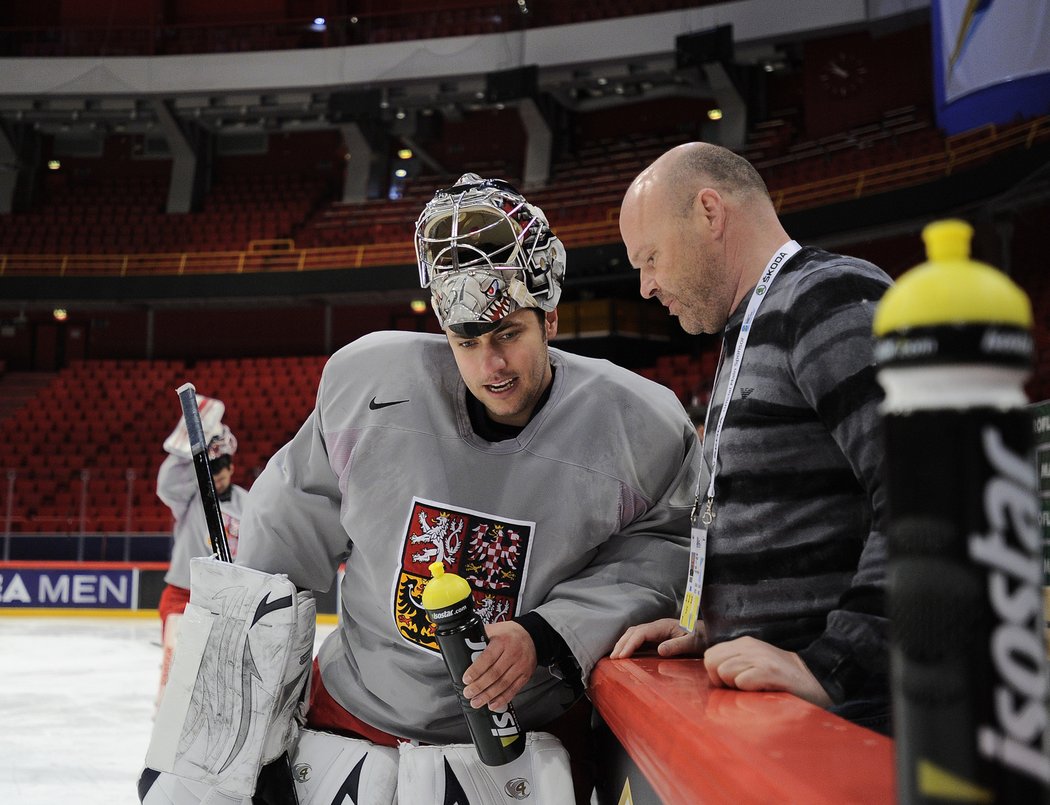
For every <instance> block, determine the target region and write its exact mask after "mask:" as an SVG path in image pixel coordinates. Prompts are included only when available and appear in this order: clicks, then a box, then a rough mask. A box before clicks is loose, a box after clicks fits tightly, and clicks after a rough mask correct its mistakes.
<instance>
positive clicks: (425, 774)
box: [397, 732, 575, 805]
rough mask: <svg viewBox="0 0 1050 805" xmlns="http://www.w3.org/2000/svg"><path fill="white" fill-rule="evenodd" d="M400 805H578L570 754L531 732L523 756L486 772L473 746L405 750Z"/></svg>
mask: <svg viewBox="0 0 1050 805" xmlns="http://www.w3.org/2000/svg"><path fill="white" fill-rule="evenodd" d="M399 751H400V753H401V763H400V766H399V768H398V774H397V801H398V805H418V803H420V802H454V803H456V804H457V805H511V803H520V802H531V803H533V805H559V803H566V802H575V795H574V792H573V787H572V773H571V771H570V768H569V753H568V752H567V751H566V749H565V747H564V746H562V744H561V741H559V740H558V739H557V738H555V737H554V736H553V735H551V734H549V733H546V732H530V733H528V736H527V737H526V739H525V751H524V752H523V753H522V754H521V755H520V756H519V757H517V758H515V759H514V760H512V761H511V762H510V763H505V764H504V765H502V766H486V765H485V764H484V763H482V762H481V760H479V759H478V753H477V751H476V750H475V749H474V746H473V745H472V744H449V745H446V746H413V745H412V744H401V745H400V747H399Z"/></svg>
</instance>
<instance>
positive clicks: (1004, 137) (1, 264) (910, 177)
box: [0, 116, 1050, 277]
mask: <svg viewBox="0 0 1050 805" xmlns="http://www.w3.org/2000/svg"><path fill="white" fill-rule="evenodd" d="M1046 140H1050V116H1046V117H1040V118H1037V119H1035V120H1032V121H1030V122H1028V123H1025V124H1023V125H1019V126H1011V127H1009V128H1007V129H1005V130H1000V129H999V128H998V127H996V126H992V125H989V126H985V127H983V128H981V129H977V130H974V131H970V132H966V133H964V134H960V135H956V136H955V137H949V138H948V139H947V141H946V143H945V148H944V150H943V151H938V152H937V153H933V154H928V155H924V156H920V157H915V158H913V159H906V160H901V161H899V162H894V163H891V164H888V165H879V166H875V167H871V168H867V169H865V170H861V171H856V172H852V173H846V174H842V175H839V176H831V177H828V178H827V179H820V180H817V181H813V182H809V183H806V184H799V185H792V186H789V187H786V188H783V189H781V190H774V191H773V192H772V197H773V203H774V205H775V206H776V209H777V211H778V212H779V213H785V212H793V211H796V210H803V209H809V208H812V207H817V206H821V205H825V204H832V203H835V202H837V201H842V200H845V199H854V198H860V197H862V196H867V195H873V194H876V193H882V192H885V191H887V190H891V189H894V188H901V187H912V186H915V185H919V184H924V183H927V182H932V181H935V180H937V179H940V178H943V177H945V176H950V175H952V174H953V173H956V172H958V171H959V170H960V169H963V168H966V167H969V166H972V165H974V164H976V163H979V162H982V161H985V160H987V159H989V158H991V157H993V156H995V155H996V154H1000V153H1003V152H1005V151H1008V150H1011V149H1014V148H1023V149H1026V150H1027V149H1031V148H1032V147H1033V145H1035V144H1036V143H1039V142H1044V141H1046ZM625 186H626V182H625ZM598 209H599V210H600V214H601V217H600V218H599V219H597V220H594V221H587V222H583V223H578V224H567V225H564V226H558V224H557V221H556V220H555V221H554V222H553V223H554V227H555V229H556V231H557V232H558V235H559V237H561V239H562V240H563V241H564V242H565V243H567V244H569V245H570V246H572V247H579V246H595V245H603V244H607V243H615V242H617V241H618V240H619V237H620V233H619V225H618V221H619V206H618V204H616V205H615V206H612V205H609V204H608V202H607V203H606V205H605V206H604V207H602V206H599V207H598ZM411 225H412V221H411V220H408V219H406V221H405V231H406V232H410V231H411ZM289 244H291V241H287V240H285V241H280V242H266V244H256V245H254V246H253V245H251V244H250V245H249V248H248V250H247V251H224V252H182V253H169V254H63V255H54V254H0V276H114V277H124V276H143V275H157V274H167V275H171V274H175V275H187V274H241V273H248V272H278V271H281V272H287V271H318V270H325V269H347V268H361V267H365V266H392V265H409V264H411V263H413V262H414V260H415V255H414V253H413V247H412V243H411V242H410V241H409V240H407V239H406V240H405V241H400V242H396V243H366V244H359V245H356V246H334V247H324V248H306V249H295V248H288V245H289ZM259 245H269V246H270V247H271V248H269V249H268V250H267V249H264V248H258V246H259ZM278 246H279V247H280V248H275V247H278Z"/></svg>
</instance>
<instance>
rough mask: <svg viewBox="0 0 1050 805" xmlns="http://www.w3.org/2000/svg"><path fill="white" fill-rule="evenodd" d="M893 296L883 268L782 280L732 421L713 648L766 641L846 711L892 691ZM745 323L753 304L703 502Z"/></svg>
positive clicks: (719, 400)
mask: <svg viewBox="0 0 1050 805" xmlns="http://www.w3.org/2000/svg"><path fill="white" fill-rule="evenodd" d="M889 285H890V279H889V277H888V276H887V275H886V274H885V273H883V272H882V271H881V270H880V269H878V268H877V267H875V266H873V265H872V264H870V263H867V262H864V261H863V260H858V259H855V258H851V257H843V256H840V255H835V254H830V253H828V252H824V251H821V250H819V249H814V248H803V249H802V250H801V251H800V252H799V253H798V254H796V255H795V256H794V257H793V258H791V259H790V260H789V261H788V262H787V263H786V264H785V265H784V267H783V268H782V269H781V271H780V274H779V276H778V277H777V279H776V281H775V282H774V283H773V287H772V289H771V290H770V292H769V293H768V295H767V296H766V298H765V300H764V301H763V303H762V307H761V308H760V310H759V313H758V315H757V317H756V318H755V320H754V322H753V323H752V326H751V332H750V335H749V337H748V342H747V349H746V351H745V353H744V358H743V363H742V365H741V367H740V374H739V377H738V379H737V383H736V388H735V389H734V391H733V399H732V402H731V403H730V407H729V411H728V413H727V415H726V420H725V424H724V426H723V430H722V435H721V439H720V442H721V443H720V446H719V455H718V463H719V468H718V473H717V475H716V478H715V497H714V514H715V519H714V521H713V522H712V523H711V525H710V527H709V530H708V548H707V550H708V554H707V555H708V562H707V570H706V578H705V583H704V590H703V599H702V603H701V610H702V616H703V619H704V623H705V626H706V629H707V635H708V640H709V642H710V643H712V644H714V643H718V642H722V641H725V640H732V639H734V638H737V637H742V636H745V635H751V636H753V637H756V638H758V639H760V640H764V641H766V642H769V643H772V644H773V645H775V646H778V647H780V648H782V649H786V650H788V651H795V652H798V653H799V654H800V656H801V657H802V659H803V661H804V662H805V663H806V665H807V666H808V667H809V669H810V670H811V671H812V672H813V674H814V675H815V676H816V678H817V679H818V680H819V681H820V683H821V684H822V685H823V686H824V688H825V689H826V690H827V692H828V694H829V695H830V696H831V698H832V700H833V701H834V702H836V703H842V702H843V701H846V700H849V699H851V698H853V697H857V696H860V695H864V696H868V695H870V691H871V688H872V687H873V686H874V687H875V688H876V689H878V690H879V692H880V694H881V692H882V691H884V689H885V688H884V685H885V682H884V680H885V675H886V673H887V621H886V617H885V615H884V606H883V604H884V601H883V598H884V587H885V577H886V537H885V534H884V531H883V529H882V528H880V524H881V523H882V521H883V518H884V517H885V492H884V490H883V486H882V477H881V473H882V463H883V443H882V437H881V433H880V423H879V415H878V405H879V402H880V401H881V399H882V391H881V388H880V386H879V385H878V383H877V381H876V378H875V368H874V361H873V357H872V344H873V339H872V331H871V324H872V317H873V315H874V310H875V305H876V303H877V302H878V300H879V298H880V297H881V296H882V294H883V293H884V292H885V291H886V289H887V287H888V286H889ZM749 296H750V295H749ZM746 307H747V298H745V300H744V301H743V302H742V303H741V304H740V306H739V307H738V308H737V310H736V311H735V312H734V313H733V315H732V316H731V317H730V319H729V321H728V323H727V324H726V330H725V346H724V351H723V365H724V369H722V370H720V371H719V373H718V377H717V380H716V385H715V389H714V393H713V394H712V397H711V412H710V417H709V420H708V422H709V424H710V432H709V433H710V435H709V438H707V440H706V444H705V446H704V468H703V470H702V475H701V479H700V490H701V495H702V496H703V495H704V494H706V490H707V488H708V479H709V476H710V467H711V453H712V450H713V446H714V445H713V442H714V439H713V431H714V423H716V422H717V421H718V417H719V414H720V413H721V409H722V406H723V403H724V397H725V390H726V385H727V383H728V379H729V371H728V364H729V363H730V361H731V359H732V355H733V350H734V348H735V347H736V343H737V339H738V338H739V336H740V329H741V324H742V322H743V318H744V311H745V309H746ZM701 502H702V501H701ZM862 690H863V691H864V692H863V694H862V693H861V691H862Z"/></svg>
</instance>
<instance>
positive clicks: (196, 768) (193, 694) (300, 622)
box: [146, 557, 316, 796]
mask: <svg viewBox="0 0 1050 805" xmlns="http://www.w3.org/2000/svg"><path fill="white" fill-rule="evenodd" d="M190 578H191V579H192V581H191V585H190V587H191V592H190V603H189V605H188V606H187V607H186V611H185V613H184V614H183V618H182V623H181V625H180V629H179V636H178V642H177V644H176V647H175V657H174V660H173V662H172V666H171V672H170V674H169V677H168V684H167V686H166V687H165V690H164V695H163V698H162V699H161V703H160V708H159V710H158V712H157V718H156V720H155V721H154V723H153V734H152V736H151V738H150V745H149V750H148V751H147V754H146V765H147V766H148V767H149V768H151V769H156V770H158V771H163V772H169V773H171V774H174V775H176V776H178V777H183V778H186V779H189V780H194V781H197V782H201V783H204V784H205V785H207V786H208V787H210V788H216V789H219V790H221V791H222V792H224V793H227V794H232V795H242V796H250V795H251V794H252V793H254V791H255V785H256V780H257V778H258V775H259V770H260V769H261V768H262V766H263V765H264V764H266V763H269V762H271V761H273V760H275V759H276V758H278V757H280V755H281V754H283V753H284V752H285V751H288V750H290V749H291V748H292V747H293V745H294V743H295V739H296V737H297V735H298V732H299V720H301V719H302V718H303V717H304V716H305V710H306V704H305V702H306V701H307V700H308V696H307V692H306V690H305V689H306V686H307V684H308V681H309V677H310V661H311V659H312V658H313V646H314V632H315V628H316V611H315V604H314V600H313V595H312V594H311V593H310V592H303V593H298V592H296V589H295V585H293V584H292V583H291V581H289V580H288V578H287V576H284V575H278V576H275V575H271V574H269V573H262V572H260V571H258V570H252V569H251V568H247V567H240V566H237V565H231V564H229V563H227V562H220V561H218V560H217V559H214V558H213V557H199V558H196V559H193V560H191V562H190Z"/></svg>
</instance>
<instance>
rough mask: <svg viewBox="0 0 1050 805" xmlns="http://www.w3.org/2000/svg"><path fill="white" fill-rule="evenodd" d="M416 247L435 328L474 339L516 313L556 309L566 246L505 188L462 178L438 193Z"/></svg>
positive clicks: (533, 210) (536, 213)
mask: <svg viewBox="0 0 1050 805" xmlns="http://www.w3.org/2000/svg"><path fill="white" fill-rule="evenodd" d="M415 240H416V260H417V262H418V263H419V283H420V285H421V286H422V287H423V288H430V301H431V304H432V305H433V307H434V312H435V313H436V314H437V317H438V322H439V323H440V324H441V328H442V329H449V330H452V332H454V333H456V334H457V335H461V336H469V337H473V336H478V335H482V334H484V333H486V332H488V331H489V330H491V329H492V328H493V327H495V326H496V323H497V322H498V321H499V320H500V319H502V318H503V317H504V316H508V315H510V314H511V313H513V312H514V311H515V310H518V309H520V308H527V307H533V308H539V309H540V310H543V311H547V312H549V311H552V310H554V308H555V307H556V306H557V304H558V299H559V297H560V296H561V282H562V278H563V277H564V276H565V247H564V246H563V245H562V243H561V241H560V240H558V238H557V237H556V236H555V235H554V233H553V232H551V230H550V227H549V226H548V224H547V218H546V216H544V214H543V211H542V210H541V209H540V208H539V207H536V206H533V205H532V204H529V203H528V202H527V201H526V200H525V197H524V196H522V195H521V194H520V193H519V192H518V191H517V190H515V189H514V188H513V187H511V186H510V185H509V184H507V183H506V182H503V181H500V180H499V179H482V178H481V177H480V176H477V175H476V174H473V173H466V174H464V175H463V176H461V177H460V178H459V181H458V182H456V185H455V186H454V187H450V188H448V189H447V190H438V191H437V192H436V193H435V194H434V198H433V199H431V201H430V202H429V203H428V204H427V206H426V207H424V208H423V212H422V214H420V216H419V220H418V221H416V238H415Z"/></svg>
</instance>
